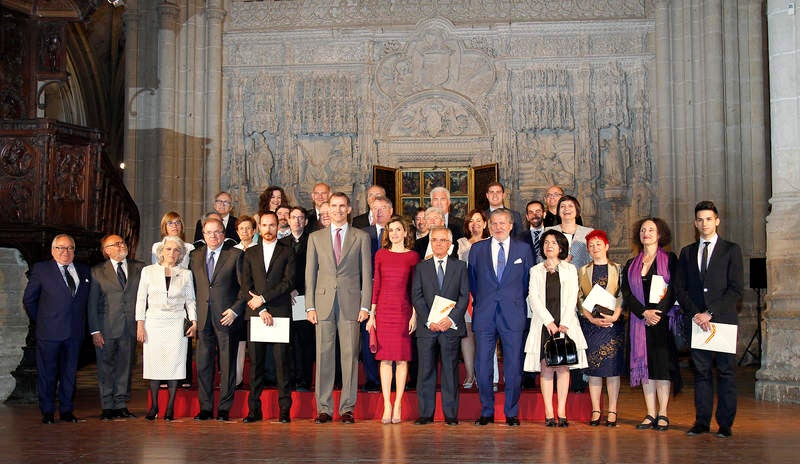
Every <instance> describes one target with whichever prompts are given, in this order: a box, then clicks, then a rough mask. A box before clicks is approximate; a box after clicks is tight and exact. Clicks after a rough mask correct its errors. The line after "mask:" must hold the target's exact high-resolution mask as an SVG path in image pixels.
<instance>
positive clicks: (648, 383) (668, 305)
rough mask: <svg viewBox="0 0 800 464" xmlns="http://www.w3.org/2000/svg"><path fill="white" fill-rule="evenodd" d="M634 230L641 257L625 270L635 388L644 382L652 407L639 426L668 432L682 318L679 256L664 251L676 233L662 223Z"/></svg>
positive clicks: (624, 290) (651, 222)
mask: <svg viewBox="0 0 800 464" xmlns="http://www.w3.org/2000/svg"><path fill="white" fill-rule="evenodd" d="M633 230H634V234H633V248H634V250H633V251H634V253H636V256H635V257H634V258H632V259H630V260H628V263H627V264H625V269H624V270H623V271H622V297H623V304H624V307H625V308H626V309H628V310H629V311H630V313H631V317H630V329H631V334H630V335H631V336H630V338H631V386H636V385H639V384H642V390H643V391H644V401H645V404H646V405H647V416H645V418H644V419H643V420H642V422H641V423H640V424H638V425H637V426H636V428H637V429H650V428H653V429H655V430H661V431H664V430H667V429H669V419H668V418H667V404H668V403H669V395H670V386H671V381H672V379H673V378H674V376H675V375H676V372H677V363H678V357H677V352H676V349H675V342H674V340H673V338H672V334H671V332H670V325H671V324H670V319H671V318H674V317H676V315H675V314H674V311H673V310H672V307H673V305H674V304H675V295H674V292H673V289H672V287H673V286H672V285H670V280H671V276H672V277H674V276H675V275H676V274H675V272H676V270H677V268H678V258H677V257H676V256H675V254H674V253H672V252H669V253H667V252H666V251H664V249H663V247H664V246H666V245H668V244H669V243H670V241H671V240H672V235H671V233H670V231H669V227H667V224H666V223H665V222H664V221H663V220H662V219H659V218H646V219H641V220H639V221H638V222H637V223H636V225H634V226H633ZM657 276H660V277H661V278H663V281H664V283H665V284H666V291H665V292H661V295H658V294H655V293H656V292H654V294H653V295H651V292H650V289H651V286H652V285H653V284H654V282H657V281H660V280H661V279H659V278H658V277H657ZM651 301H655V302H652V303H651ZM656 411H657V413H656Z"/></svg>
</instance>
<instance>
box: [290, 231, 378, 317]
mask: <svg viewBox="0 0 800 464" xmlns="http://www.w3.org/2000/svg"><path fill="white" fill-rule="evenodd" d="M331 227H333V225H331ZM331 227H326V228H324V229H322V230H318V231H316V232H314V233H312V234H311V235H309V236H308V250H307V251H306V295H305V296H306V308H307V309H311V308H314V309H316V311H317V318H318V320H326V319H328V318H329V317H330V315H331V311H333V302H334V300H335V299H336V298H337V296H338V301H339V310H340V315H341V316H342V317H343V318H344V319H345V320H349V321H355V320H357V319H358V313H359V311H360V310H361V308H365V309H367V310H369V307H370V304H371V303H372V258H371V254H370V241H369V235H367V233H366V232H364V231H363V230H360V229H356V228H355V227H353V226H350V227H348V228H347V233H346V234H345V236H344V241H343V242H342V258H341V262H340V263H339V265H338V266H337V265H336V258H334V256H333V239H332V237H331Z"/></svg>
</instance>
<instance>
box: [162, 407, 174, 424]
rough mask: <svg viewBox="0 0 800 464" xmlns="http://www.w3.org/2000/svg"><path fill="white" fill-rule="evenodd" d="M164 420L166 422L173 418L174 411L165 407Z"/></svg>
mask: <svg viewBox="0 0 800 464" xmlns="http://www.w3.org/2000/svg"><path fill="white" fill-rule="evenodd" d="M164 420H165V421H167V422H171V421H174V420H175V413H174V412H173V411H172V409H167V412H166V413H165V414H164Z"/></svg>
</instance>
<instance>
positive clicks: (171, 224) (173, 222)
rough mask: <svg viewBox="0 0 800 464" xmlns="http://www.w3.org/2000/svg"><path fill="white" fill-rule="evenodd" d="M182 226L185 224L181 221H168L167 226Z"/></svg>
mask: <svg viewBox="0 0 800 464" xmlns="http://www.w3.org/2000/svg"><path fill="white" fill-rule="evenodd" d="M182 224H183V222H181V221H167V225H168V226H179V225H182Z"/></svg>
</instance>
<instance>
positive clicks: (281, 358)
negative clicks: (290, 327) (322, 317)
mask: <svg viewBox="0 0 800 464" xmlns="http://www.w3.org/2000/svg"><path fill="white" fill-rule="evenodd" d="M302 217H303V219H305V214H304V213H303V214H302ZM258 221H259V225H258V231H259V232H260V233H261V241H259V242H258V245H256V246H254V247H251V248H249V249H248V250H247V252H246V253H245V254H244V265H243V266H242V288H241V291H240V292H239V299H241V300H243V301H247V307H248V308H249V310H248V311H247V316H248V317H247V318H246V319H247V320H246V321H245V323H246V324H248V327H249V324H250V321H249V319H250V318H251V317H259V318H261V321H263V323H264V324H266V325H268V326H269V325H272V324H273V320H272V318H273V317H286V318H291V317H292V297H291V292H292V290H294V273H295V256H294V251H293V250H292V248H291V246H289V245H287V244H286V243H284V242H282V241H280V240H278V236H277V234H278V216H277V214H275V213H274V212H272V211H267V212H265V213H263V214H261V216H260V217H259V218H258ZM266 348H267V343H263V342H253V341H251V342H250V369H251V371H250V398H249V400H248V406H249V412H248V414H247V417H245V418H244V422H245V423H250V422H258V421H260V420H261V417H262V416H261V392H262V391H263V389H264V357H265V356H266V351H267V350H266ZM272 354H273V357H274V360H275V374H276V377H277V380H278V406H279V408H280V412H279V415H278V420H279V421H280V422H282V423H288V422H289V421H290V420H291V419H290V415H289V413H290V410H291V408H292V387H291V382H290V378H289V377H290V369H289V344H288V343H273V344H272Z"/></svg>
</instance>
